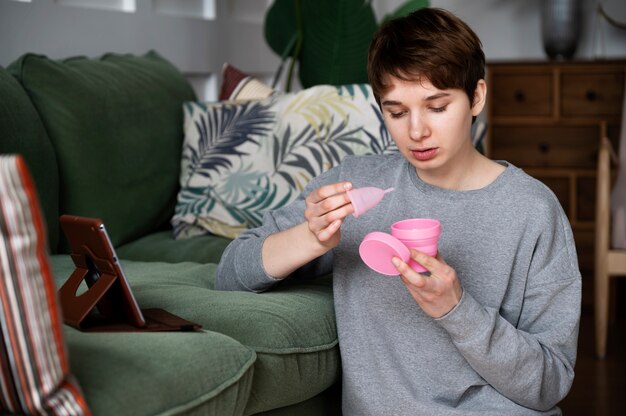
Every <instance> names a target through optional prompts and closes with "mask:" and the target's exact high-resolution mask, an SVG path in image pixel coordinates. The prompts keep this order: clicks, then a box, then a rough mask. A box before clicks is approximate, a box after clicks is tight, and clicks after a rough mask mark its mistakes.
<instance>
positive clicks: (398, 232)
mask: <svg viewBox="0 0 626 416" xmlns="http://www.w3.org/2000/svg"><path fill="white" fill-rule="evenodd" d="M439 234H441V223H440V222H439V221H437V220H435V219H432V218H411V219H408V220H403V221H398V222H394V223H393V224H392V225H391V235H393V236H394V237H396V238H399V239H401V240H421V239H424V238H431V237H437V236H439Z"/></svg>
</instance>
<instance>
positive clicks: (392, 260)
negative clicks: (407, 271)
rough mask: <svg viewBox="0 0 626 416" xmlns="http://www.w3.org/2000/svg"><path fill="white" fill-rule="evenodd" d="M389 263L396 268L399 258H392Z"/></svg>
mask: <svg viewBox="0 0 626 416" xmlns="http://www.w3.org/2000/svg"><path fill="white" fill-rule="evenodd" d="M391 263H392V264H393V265H394V266H396V267H398V266H399V265H400V259H399V258H397V257H394V258H392V259H391Z"/></svg>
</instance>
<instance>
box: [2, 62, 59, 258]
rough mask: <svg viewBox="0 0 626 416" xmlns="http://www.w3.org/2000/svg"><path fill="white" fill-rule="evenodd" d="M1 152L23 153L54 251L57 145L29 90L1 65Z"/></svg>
mask: <svg viewBox="0 0 626 416" xmlns="http://www.w3.org/2000/svg"><path fill="white" fill-rule="evenodd" d="M0 97H2V99H0V153H4V154H11V153H15V154H21V155H22V156H23V157H24V160H25V161H26V164H27V165H28V168H29V170H30V173H31V175H32V177H33V180H34V182H35V186H36V187H37V190H38V194H39V202H40V203H41V207H42V209H43V215H44V219H45V221H46V223H47V224H48V243H49V245H50V248H51V250H52V251H54V250H56V247H57V244H58V242H59V227H58V224H57V218H58V217H59V173H58V167H57V161H56V157H55V154H54V148H53V147H52V143H51V142H50V138H49V137H48V134H47V133H46V129H45V128H44V126H43V123H42V122H41V119H40V118H39V115H38V114H37V110H36V109H35V107H34V106H33V103H31V101H30V99H29V98H28V95H27V94H26V91H24V89H23V88H22V86H21V85H20V84H19V83H18V82H17V80H16V79H15V77H13V76H12V75H11V74H10V73H9V72H7V71H6V70H5V69H3V68H2V67H0Z"/></svg>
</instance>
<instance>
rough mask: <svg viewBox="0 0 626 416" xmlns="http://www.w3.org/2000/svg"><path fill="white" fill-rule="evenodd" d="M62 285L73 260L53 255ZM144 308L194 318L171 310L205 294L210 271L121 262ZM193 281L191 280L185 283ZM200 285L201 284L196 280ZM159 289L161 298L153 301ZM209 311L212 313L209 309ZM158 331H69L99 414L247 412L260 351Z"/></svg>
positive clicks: (199, 335)
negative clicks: (172, 302)
mask: <svg viewBox="0 0 626 416" xmlns="http://www.w3.org/2000/svg"><path fill="white" fill-rule="evenodd" d="M52 264H53V269H54V274H55V278H56V283H57V286H60V285H61V284H63V282H64V281H65V279H66V278H67V277H68V276H69V275H70V274H71V273H72V271H73V269H74V267H73V265H72V262H71V260H70V258H69V257H68V256H64V255H58V256H53V257H52ZM123 266H124V269H125V273H126V275H127V277H128V278H129V280H130V283H131V287H132V289H133V292H134V293H135V294H136V295H137V300H138V302H139V305H140V306H141V307H142V308H146V307H150V306H151V305H152V306H155V305H160V307H165V308H166V309H168V310H169V311H170V312H173V313H175V314H180V316H182V317H184V318H188V319H191V314H190V313H188V311H186V310H175V309H174V308H170V307H169V306H168V302H167V301H166V300H167V299H168V298H175V299H177V300H178V301H182V299H180V298H181V297H188V298H189V301H190V304H189V305H188V306H189V308H190V309H193V307H194V305H193V301H194V299H193V298H192V297H191V294H192V292H195V291H197V290H201V291H202V292H210V291H208V290H202V289H200V288H199V287H198V286H197V285H196V284H193V282H196V283H197V282H203V281H205V280H206V276H207V275H208V274H211V273H212V271H213V267H212V266H203V265H199V264H195V263H186V264H176V265H172V264H165V263H154V264H152V263H139V262H123ZM187 282H192V283H187ZM198 284H199V283H198ZM155 292H157V293H158V294H159V296H161V297H162V299H155V300H154V301H153V302H152V303H150V302H148V300H147V299H146V296H150V295H151V294H153V293H155ZM205 313H211V312H210V311H205ZM209 329H210V328H206V329H203V330H201V331H194V332H159V333H137V332H135V333H120V332H118V333H94V332H90V333H87V332H80V331H78V330H76V329H74V328H71V327H68V326H66V327H65V335H66V339H67V345H68V349H69V351H70V357H71V360H70V365H71V368H72V370H73V371H74V373H75V375H76V378H77V379H78V380H79V381H80V383H81V385H82V387H83V391H84V393H85V397H86V399H87V403H88V404H89V406H90V408H91V409H92V410H93V413H94V414H102V415H129V416H130V415H133V416H135V415H164V414H168V415H172V414H185V415H187V414H190V415H196V414H197V415H204V414H215V415H241V414H243V412H244V408H245V406H246V403H247V400H248V397H249V395H250V391H251V386H252V377H253V371H254V370H253V364H254V361H255V358H256V355H255V352H254V351H253V350H252V349H250V348H248V347H245V346H243V345H242V344H241V343H239V342H237V341H235V340H234V339H232V338H230V337H228V336H226V335H222V334H219V333H216V332H212V331H210V330H209Z"/></svg>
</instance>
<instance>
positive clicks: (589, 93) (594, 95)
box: [585, 90, 598, 101]
mask: <svg viewBox="0 0 626 416" xmlns="http://www.w3.org/2000/svg"><path fill="white" fill-rule="evenodd" d="M585 98H587V101H595V100H597V99H598V93H597V92H595V91H594V90H587V92H586V93H585Z"/></svg>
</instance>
